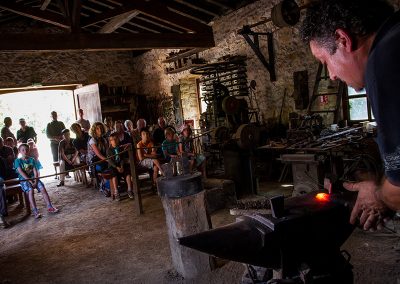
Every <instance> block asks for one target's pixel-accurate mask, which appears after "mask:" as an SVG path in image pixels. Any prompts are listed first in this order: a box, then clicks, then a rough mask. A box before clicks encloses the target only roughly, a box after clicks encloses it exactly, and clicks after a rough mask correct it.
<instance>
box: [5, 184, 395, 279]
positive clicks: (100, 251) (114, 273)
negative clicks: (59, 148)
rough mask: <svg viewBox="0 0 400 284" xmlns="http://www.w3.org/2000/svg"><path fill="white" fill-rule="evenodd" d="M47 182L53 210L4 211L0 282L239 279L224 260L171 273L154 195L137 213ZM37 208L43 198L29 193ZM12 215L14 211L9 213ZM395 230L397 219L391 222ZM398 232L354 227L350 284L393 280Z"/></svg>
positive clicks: (220, 219)
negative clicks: (195, 274)
mask: <svg viewBox="0 0 400 284" xmlns="http://www.w3.org/2000/svg"><path fill="white" fill-rule="evenodd" d="M66 184H67V186H66V187H63V188H57V187H56V186H55V185H56V181H55V180H47V181H46V185H47V187H48V189H49V193H50V196H51V198H52V201H53V203H54V204H55V206H57V207H58V208H59V209H60V213H59V214H57V215H48V214H47V213H45V212H44V209H43V210H42V212H43V218H42V219H39V220H34V219H33V217H28V218H26V219H23V220H21V211H20V210H19V209H16V208H14V207H15V206H12V207H11V208H10V211H11V212H10V213H11V216H10V218H9V220H11V221H12V223H13V226H12V227H11V228H9V229H6V230H0V283H2V284H3V283H240V279H241V276H242V274H243V272H244V266H243V265H242V264H240V263H233V262H229V263H227V264H226V265H224V266H222V267H221V268H219V269H217V270H215V271H213V272H212V273H210V274H206V275H202V276H201V277H200V278H199V279H196V280H192V281H185V280H183V279H182V278H180V277H179V276H178V275H176V273H174V271H173V267H172V263H171V258H170V251H169V244H168V237H167V232H166V225H165V218H164V211H163V209H162V205H161V202H160V199H159V197H158V196H155V195H151V196H146V197H144V199H143V206H144V210H145V214H144V215H143V216H141V217H137V216H136V215H135V212H134V205H133V202H132V201H131V200H128V199H125V200H122V201H120V202H117V201H111V200H110V199H109V198H105V197H104V196H103V195H101V194H100V193H99V192H97V191H96V190H93V189H88V188H85V187H83V186H81V185H79V184H77V183H75V182H73V181H71V179H70V180H67V182H66ZM36 199H37V200H38V201H39V206H40V207H41V208H44V203H43V201H42V198H41V196H40V194H39V195H36ZM17 213H18V214H17ZM234 219H235V217H233V216H230V215H229V211H228V210H222V211H219V212H217V213H216V214H214V215H213V216H212V222H213V226H214V227H217V226H220V225H223V224H227V223H231V222H233V221H234ZM392 226H397V229H399V228H400V225H399V222H398V221H397V222H396V223H395V224H394V225H392ZM399 241H400V239H399V237H398V236H395V235H394V234H393V233H382V232H379V233H368V232H367V233H366V232H363V231H360V230H356V231H355V232H354V233H353V235H352V236H351V238H350V239H349V240H348V241H347V242H346V244H345V249H347V250H348V251H349V252H350V253H351V254H352V261H351V262H352V264H353V265H354V266H355V268H354V272H355V277H356V281H355V283H360V284H361V283H363V284H364V283H385V284H386V283H387V284H390V283H393V284H399V283H400V251H399V250H396V249H395V246H396V245H398V244H399Z"/></svg>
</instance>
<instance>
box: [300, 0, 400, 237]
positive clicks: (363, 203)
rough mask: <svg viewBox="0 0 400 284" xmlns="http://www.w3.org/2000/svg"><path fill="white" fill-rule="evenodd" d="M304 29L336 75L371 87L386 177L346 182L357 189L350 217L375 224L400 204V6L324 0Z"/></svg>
mask: <svg viewBox="0 0 400 284" xmlns="http://www.w3.org/2000/svg"><path fill="white" fill-rule="evenodd" d="M301 32H302V37H303V39H304V40H305V41H306V42H307V43H308V44H309V45H310V48H311V52H312V53H313V55H314V56H315V57H316V58H317V59H318V60H319V61H320V62H321V63H323V64H326V65H327V67H328V71H329V75H330V77H331V79H332V80H337V79H340V80H342V81H343V82H345V83H346V84H347V85H349V86H351V87H353V88H354V89H356V90H360V89H362V88H365V89H366V91H367V94H368V98H369V101H370V103H371V106H372V110H373V113H374V116H375V118H376V121H377V123H378V139H377V143H378V146H379V150H380V153H381V156H382V159H383V161H384V165H385V177H384V179H383V180H382V181H381V182H380V183H379V184H376V183H375V182H374V181H364V182H360V183H345V184H344V187H345V188H346V189H348V190H350V191H358V197H357V201H356V204H355V206H354V208H353V211H352V214H351V219H350V221H351V223H355V222H356V221H357V220H359V222H360V224H361V225H362V226H363V227H364V229H365V230H368V229H370V228H372V229H374V228H376V227H379V226H380V225H381V224H382V222H383V220H384V219H385V217H387V213H388V211H390V210H400V130H399V125H400V111H399V108H400V95H399V92H398V89H399V82H400V53H399V51H400V12H396V13H394V9H393V7H392V6H391V5H389V4H388V3H387V2H386V1H384V0H321V1H319V2H316V3H314V4H313V5H312V6H311V7H310V8H309V9H308V11H307V15H306V18H305V19H304V22H303V25H302V28H301Z"/></svg>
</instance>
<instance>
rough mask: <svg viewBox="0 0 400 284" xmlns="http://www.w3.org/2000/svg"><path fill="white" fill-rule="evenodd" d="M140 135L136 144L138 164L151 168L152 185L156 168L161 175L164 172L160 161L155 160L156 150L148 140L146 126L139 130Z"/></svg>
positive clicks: (154, 180) (156, 173)
mask: <svg viewBox="0 0 400 284" xmlns="http://www.w3.org/2000/svg"><path fill="white" fill-rule="evenodd" d="M140 136H141V138H142V140H141V141H139V143H137V145H136V147H137V155H138V159H139V164H138V166H139V167H143V168H146V169H153V186H155V182H156V180H157V176H158V170H160V171H161V174H162V175H164V172H163V170H162V169H161V165H160V162H159V161H158V160H157V151H156V148H154V144H153V142H151V140H150V132H149V130H148V129H147V128H143V129H142V130H141V131H140Z"/></svg>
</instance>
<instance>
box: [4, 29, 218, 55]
mask: <svg viewBox="0 0 400 284" xmlns="http://www.w3.org/2000/svg"><path fill="white" fill-rule="evenodd" d="M214 45H215V43H214V38H213V35H212V34H210V33H196V34H190V33H183V34H178V33H162V34H154V33H139V34H121V33H118V34H115V33H113V34H86V33H76V34H63V33H62V34H0V51H2V52H32V51H40V52H44V51H82V50H87V51H101V50H104V51H106V50H144V49H169V48H172V49H183V48H198V47H202V48H210V47H213V46H214Z"/></svg>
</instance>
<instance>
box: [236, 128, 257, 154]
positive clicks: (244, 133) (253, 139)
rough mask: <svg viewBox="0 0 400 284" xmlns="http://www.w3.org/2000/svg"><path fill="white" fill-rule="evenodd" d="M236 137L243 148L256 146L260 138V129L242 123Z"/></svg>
mask: <svg viewBox="0 0 400 284" xmlns="http://www.w3.org/2000/svg"><path fill="white" fill-rule="evenodd" d="M234 138H235V139H236V140H237V143H238V145H239V147H240V148H242V149H252V148H256V147H257V146H258V143H259V140H260V131H259V129H258V127H256V126H254V125H251V124H242V125H240V126H239V128H238V129H237V131H236V133H235V137H234Z"/></svg>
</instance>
